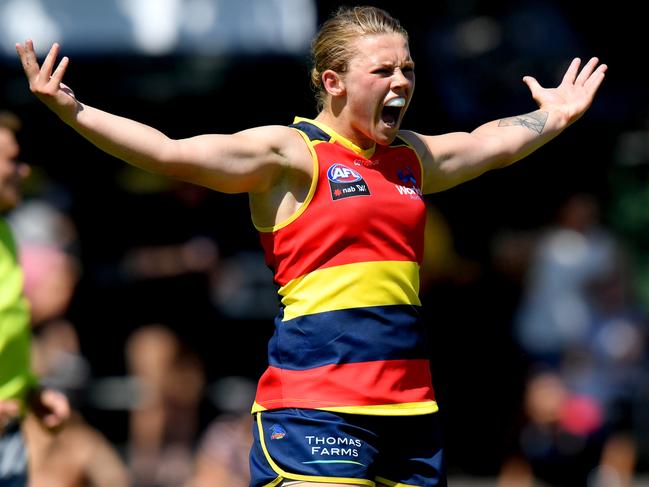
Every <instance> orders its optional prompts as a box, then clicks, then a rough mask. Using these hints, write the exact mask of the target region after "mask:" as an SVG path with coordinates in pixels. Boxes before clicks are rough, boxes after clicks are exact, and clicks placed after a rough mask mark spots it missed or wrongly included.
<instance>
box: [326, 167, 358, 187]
mask: <svg viewBox="0 0 649 487" xmlns="http://www.w3.org/2000/svg"><path fill="white" fill-rule="evenodd" d="M327 178H328V179H329V181H331V182H332V183H355V182H358V181H360V180H361V179H363V176H361V175H360V174H359V173H358V172H357V171H354V170H353V169H350V168H348V167H347V166H344V165H342V164H334V165H333V166H331V167H330V168H329V170H328V171H327Z"/></svg>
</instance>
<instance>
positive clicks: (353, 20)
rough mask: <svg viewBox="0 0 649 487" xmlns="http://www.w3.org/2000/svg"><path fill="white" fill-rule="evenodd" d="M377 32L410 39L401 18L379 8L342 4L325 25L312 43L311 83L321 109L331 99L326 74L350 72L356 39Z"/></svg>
mask: <svg viewBox="0 0 649 487" xmlns="http://www.w3.org/2000/svg"><path fill="white" fill-rule="evenodd" d="M374 34H401V35H402V36H404V37H405V38H406V39H408V33H407V32H406V30H405V29H404V28H403V27H402V26H401V24H400V23H399V21H398V20H397V19H395V18H394V17H392V16H391V15H390V14H389V13H387V12H386V11H385V10H382V9H380V8H376V7H367V6H362V7H352V8H349V7H341V8H339V9H338V10H337V11H336V12H335V14H334V15H333V16H332V17H331V18H329V20H327V21H326V22H325V23H324V24H323V25H322V27H321V28H320V31H319V32H318V34H317V35H316V37H315V39H314V40H313V43H312V44H311V60H312V66H313V67H312V69H311V84H312V86H313V88H314V90H315V92H316V101H317V104H318V111H320V110H322V109H323V108H324V106H325V102H326V99H327V92H326V90H325V88H324V85H323V84H322V73H324V72H325V71H326V70H328V69H330V70H332V71H335V72H336V73H345V72H347V69H348V67H349V61H350V60H351V58H352V57H353V55H354V54H355V53H354V49H353V47H352V43H353V41H354V40H355V39H357V38H358V37H362V36H367V35H374Z"/></svg>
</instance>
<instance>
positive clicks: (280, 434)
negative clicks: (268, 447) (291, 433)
mask: <svg viewBox="0 0 649 487" xmlns="http://www.w3.org/2000/svg"><path fill="white" fill-rule="evenodd" d="M285 436H286V430H285V429H284V428H282V427H281V426H280V425H278V424H274V425H272V426H271V427H270V439H271V440H281V439H282V438H284V437H285Z"/></svg>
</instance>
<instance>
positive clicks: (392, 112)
mask: <svg viewBox="0 0 649 487" xmlns="http://www.w3.org/2000/svg"><path fill="white" fill-rule="evenodd" d="M405 106H406V99H405V98H403V97H398V98H393V99H392V100H390V101H388V102H387V103H386V104H385V105H384V106H383V109H382V110H381V120H383V123H384V124H386V125H387V126H388V127H390V128H393V127H395V126H396V125H397V123H398V122H399V117H400V116H401V111H402V110H403V108H404V107H405Z"/></svg>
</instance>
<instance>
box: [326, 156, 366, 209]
mask: <svg viewBox="0 0 649 487" xmlns="http://www.w3.org/2000/svg"><path fill="white" fill-rule="evenodd" d="M327 179H328V180H329V187H330V189H331V198H332V199H333V200H334V201H335V200H339V199H343V198H349V197H350V196H369V195H370V189H369V188H368V186H367V183H366V182H365V180H364V179H363V176H361V174H360V173H359V172H358V171H356V170H354V169H351V168H349V167H347V166H345V165H344V164H340V163H335V164H332V165H331V166H330V167H329V169H328V170H327Z"/></svg>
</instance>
